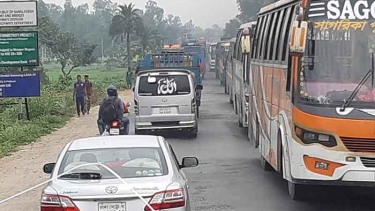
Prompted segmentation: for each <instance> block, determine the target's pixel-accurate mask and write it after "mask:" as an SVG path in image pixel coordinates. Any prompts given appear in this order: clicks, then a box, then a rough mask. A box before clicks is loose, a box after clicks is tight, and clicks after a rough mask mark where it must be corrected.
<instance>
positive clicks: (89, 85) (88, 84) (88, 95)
mask: <svg viewBox="0 0 375 211" xmlns="http://www.w3.org/2000/svg"><path fill="white" fill-rule="evenodd" d="M85 88H86V111H87V114H90V108H91V96H92V83H91V81H90V80H89V76H88V75H85Z"/></svg>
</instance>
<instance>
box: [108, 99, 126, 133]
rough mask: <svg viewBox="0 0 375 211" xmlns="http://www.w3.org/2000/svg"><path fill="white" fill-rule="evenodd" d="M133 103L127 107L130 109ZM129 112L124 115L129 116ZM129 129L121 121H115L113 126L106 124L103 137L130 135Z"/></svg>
mask: <svg viewBox="0 0 375 211" xmlns="http://www.w3.org/2000/svg"><path fill="white" fill-rule="evenodd" d="M130 106H131V103H129V102H128V103H126V107H128V108H129V107H130ZM128 113H129V111H125V112H124V114H128ZM127 130H129V129H128V128H125V125H124V124H123V123H122V122H121V121H120V120H114V121H112V122H111V125H108V124H106V125H105V128H104V132H103V134H102V136H118V135H128V133H129V131H127Z"/></svg>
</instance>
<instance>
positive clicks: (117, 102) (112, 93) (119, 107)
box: [97, 85, 129, 134]
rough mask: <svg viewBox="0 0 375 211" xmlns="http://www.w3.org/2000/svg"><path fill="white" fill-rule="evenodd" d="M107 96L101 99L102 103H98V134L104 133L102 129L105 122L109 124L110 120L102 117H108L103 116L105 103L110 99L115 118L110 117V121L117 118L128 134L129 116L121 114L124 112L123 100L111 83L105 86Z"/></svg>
mask: <svg viewBox="0 0 375 211" xmlns="http://www.w3.org/2000/svg"><path fill="white" fill-rule="evenodd" d="M107 95H108V96H107V97H106V98H104V99H103V101H102V103H101V104H100V108H99V113H98V121H97V123H98V128H99V133H100V134H103V133H104V129H105V126H106V124H111V122H108V121H107V122H105V121H104V119H108V117H105V116H104V115H105V109H106V108H105V105H106V103H107V102H108V101H112V102H113V105H114V108H115V116H116V117H115V119H112V120H111V121H114V120H116V119H117V120H119V121H121V122H122V124H123V125H124V127H125V129H126V134H128V132H129V129H128V128H129V118H128V117H126V116H123V114H124V113H125V107H124V104H123V101H122V100H121V99H120V98H119V97H118V93H117V88H116V87H115V86H113V85H110V86H109V87H108V88H107Z"/></svg>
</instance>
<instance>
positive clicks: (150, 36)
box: [139, 26, 161, 57]
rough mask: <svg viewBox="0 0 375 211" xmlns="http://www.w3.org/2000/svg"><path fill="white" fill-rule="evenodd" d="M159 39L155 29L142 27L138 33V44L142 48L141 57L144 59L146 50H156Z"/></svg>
mask: <svg viewBox="0 0 375 211" xmlns="http://www.w3.org/2000/svg"><path fill="white" fill-rule="evenodd" d="M160 40H161V37H160V35H159V33H158V31H156V30H155V29H152V28H150V27H148V26H145V27H142V30H141V31H140V32H139V42H140V45H141V47H142V56H143V57H144V56H145V54H146V51H147V49H150V50H151V49H153V48H156V47H157V45H159V43H160Z"/></svg>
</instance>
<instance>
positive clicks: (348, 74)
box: [299, 0, 375, 106]
mask: <svg viewBox="0 0 375 211" xmlns="http://www.w3.org/2000/svg"><path fill="white" fill-rule="evenodd" d="M310 2H311V3H310V8H309V14H308V17H309V20H308V33H307V43H306V44H307V45H306V51H305V53H304V56H303V57H302V58H301V63H300V65H301V66H300V74H299V76H300V84H299V87H300V90H299V92H300V96H301V99H302V100H303V101H308V102H313V103H319V104H334V105H335V106H336V105H341V104H342V103H343V102H344V101H346V100H348V98H349V96H350V95H351V94H352V93H353V91H354V90H355V89H356V87H357V85H358V84H359V83H360V81H361V80H362V78H363V77H364V76H365V75H366V73H368V72H369V70H370V69H372V68H373V62H374V61H373V58H374V57H373V56H372V53H373V51H374V49H375V17H372V13H373V12H372V11H371V12H370V9H369V8H372V7H371V5H373V4H374V5H373V6H375V1H374V0H372V1H357V0H350V1H348V0H331V1H319V2H321V3H319V4H318V3H316V1H310ZM322 2H324V3H322ZM358 4H361V5H360V6H359V5H358ZM366 8H367V9H366ZM374 15H375V14H374ZM374 100H375V89H374V87H373V84H372V79H371V77H370V78H369V80H367V81H366V83H365V84H364V85H363V86H362V87H361V89H360V90H359V92H358V94H357V95H356V96H355V98H354V100H353V102H352V103H351V105H353V106H354V105H358V104H366V102H373V101H374Z"/></svg>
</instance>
